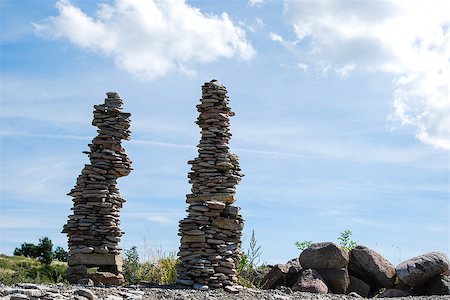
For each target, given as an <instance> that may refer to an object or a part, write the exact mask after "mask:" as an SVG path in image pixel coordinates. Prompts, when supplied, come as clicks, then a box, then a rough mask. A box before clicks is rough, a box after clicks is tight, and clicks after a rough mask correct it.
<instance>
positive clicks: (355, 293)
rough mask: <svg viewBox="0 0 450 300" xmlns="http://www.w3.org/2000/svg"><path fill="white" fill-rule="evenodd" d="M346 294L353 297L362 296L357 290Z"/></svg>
mask: <svg viewBox="0 0 450 300" xmlns="http://www.w3.org/2000/svg"><path fill="white" fill-rule="evenodd" d="M348 296H350V297H353V298H363V297H362V296H361V295H360V294H358V293H357V292H350V293H348Z"/></svg>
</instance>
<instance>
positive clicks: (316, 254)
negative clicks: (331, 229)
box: [299, 242, 349, 269]
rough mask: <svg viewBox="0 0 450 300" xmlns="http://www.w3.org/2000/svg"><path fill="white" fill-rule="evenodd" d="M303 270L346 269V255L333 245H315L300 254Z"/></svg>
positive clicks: (347, 258)
mask: <svg viewBox="0 0 450 300" xmlns="http://www.w3.org/2000/svg"><path fill="white" fill-rule="evenodd" d="M299 260H300V264H301V266H302V267H303V268H305V269H341V268H345V267H347V264H348V260H349V257H348V253H347V252H346V251H345V250H343V249H342V248H340V247H338V246H337V245H336V244H334V243H330V242H325V243H315V244H312V245H311V246H309V247H308V248H306V249H305V250H304V251H303V252H302V253H301V254H300V258H299Z"/></svg>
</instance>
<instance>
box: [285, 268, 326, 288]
mask: <svg viewBox="0 0 450 300" xmlns="http://www.w3.org/2000/svg"><path fill="white" fill-rule="evenodd" d="M292 290H293V291H299V292H308V293H317V294H327V293H328V286H327V284H326V283H325V281H324V280H323V278H322V276H320V274H319V273H318V272H316V271H315V270H311V269H307V270H304V271H303V272H302V273H301V275H300V277H299V278H298V280H297V282H296V283H295V284H294V285H293V286H292Z"/></svg>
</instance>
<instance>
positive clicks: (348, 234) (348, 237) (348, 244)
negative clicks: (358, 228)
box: [338, 229, 357, 252]
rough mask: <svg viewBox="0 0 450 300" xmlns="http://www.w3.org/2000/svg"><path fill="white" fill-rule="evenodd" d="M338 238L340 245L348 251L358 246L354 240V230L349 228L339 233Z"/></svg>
mask: <svg viewBox="0 0 450 300" xmlns="http://www.w3.org/2000/svg"><path fill="white" fill-rule="evenodd" d="M338 240H339V241H340V242H339V245H340V246H341V247H342V249H344V250H345V251H347V252H348V251H351V250H353V249H354V248H355V247H356V246H357V244H356V242H355V241H353V240H352V231H351V230H348V229H346V230H344V231H342V232H341V233H339V237H338Z"/></svg>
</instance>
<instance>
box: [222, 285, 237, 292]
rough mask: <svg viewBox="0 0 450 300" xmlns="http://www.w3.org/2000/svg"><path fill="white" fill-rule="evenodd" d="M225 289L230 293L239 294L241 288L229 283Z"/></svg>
mask: <svg viewBox="0 0 450 300" xmlns="http://www.w3.org/2000/svg"><path fill="white" fill-rule="evenodd" d="M223 289H224V290H225V291H226V292H228V293H230V294H238V293H239V289H238V288H236V287H234V286H232V285H227V286H225V287H224V288H223Z"/></svg>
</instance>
